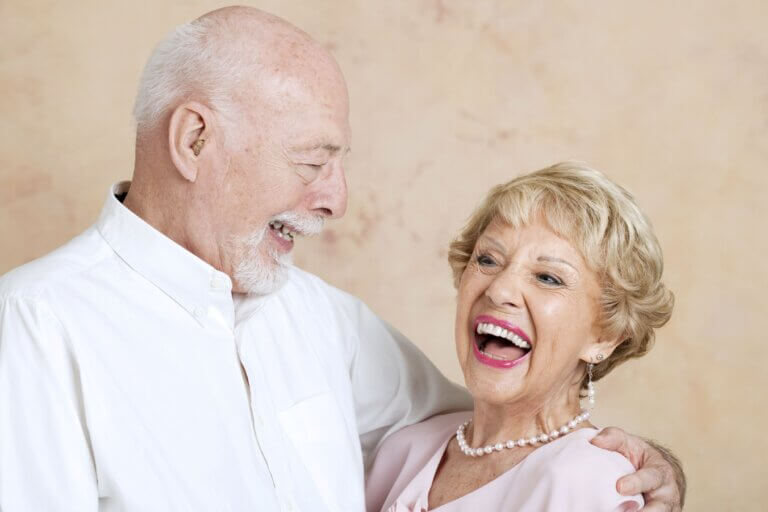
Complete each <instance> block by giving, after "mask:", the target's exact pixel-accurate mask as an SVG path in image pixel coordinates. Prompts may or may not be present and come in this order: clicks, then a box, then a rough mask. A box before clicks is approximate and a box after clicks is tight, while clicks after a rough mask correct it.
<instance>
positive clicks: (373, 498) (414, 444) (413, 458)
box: [365, 411, 472, 511]
mask: <svg viewBox="0 0 768 512" xmlns="http://www.w3.org/2000/svg"><path fill="white" fill-rule="evenodd" d="M471 416H472V413H471V412H468V411H465V412H455V413H450V414H439V415H437V416H432V417H431V418H428V419H426V420H424V421H421V422H419V423H414V424H413V425H409V426H407V427H405V428H402V429H400V430H398V431H397V432H395V433H394V434H392V435H390V436H388V437H387V438H386V439H385V440H384V442H383V443H382V444H381V446H380V447H379V449H378V451H377V452H376V456H375V458H374V461H373V464H372V465H371V468H370V470H369V472H368V475H367V478H366V484H365V487H366V489H365V494H366V508H367V510H369V511H372V510H375V511H378V510H381V507H382V506H383V504H384V503H385V502H386V501H388V500H387V497H388V496H390V495H391V496H395V497H396V496H398V495H399V494H400V492H401V491H402V490H403V489H404V488H405V486H406V485H407V484H408V483H410V482H411V480H413V478H414V477H415V476H416V475H417V474H418V473H419V471H421V469H422V468H423V467H424V466H425V465H426V464H427V463H428V462H429V461H430V460H431V459H432V457H433V456H434V455H435V453H436V452H437V450H439V449H440V447H442V446H443V445H444V444H445V443H446V441H447V440H448V439H450V437H451V436H452V435H453V433H454V432H456V429H457V428H458V427H459V425H460V424H462V423H464V422H465V421H466V420H468V419H469V418H470V417H471Z"/></svg>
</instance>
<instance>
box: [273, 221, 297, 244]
mask: <svg viewBox="0 0 768 512" xmlns="http://www.w3.org/2000/svg"><path fill="white" fill-rule="evenodd" d="M269 225H270V227H272V229H274V230H275V232H276V233H277V235H278V236H280V237H281V238H285V239H286V240H288V241H293V237H295V236H296V233H295V232H293V231H291V230H290V229H288V226H286V225H285V224H283V223H282V222H279V221H276V220H274V221H272V222H270V223H269Z"/></svg>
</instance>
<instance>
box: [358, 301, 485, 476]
mask: <svg viewBox="0 0 768 512" xmlns="http://www.w3.org/2000/svg"><path fill="white" fill-rule="evenodd" d="M357 306H358V307H357V314H356V319H355V321H354V325H355V327H356V330H357V332H356V336H355V337H356V338H357V344H356V351H355V353H354V355H353V359H352V365H351V379H352V388H353V394H354V400H355V414H356V416H357V427H358V432H359V434H360V442H361V446H362V449H363V458H364V462H365V467H366V469H367V468H369V466H370V463H371V462H372V460H373V456H374V454H375V452H376V449H377V448H378V446H379V444H380V443H381V442H382V440H383V439H384V438H385V437H386V436H387V435H389V434H391V433H392V432H395V431H397V430H399V429H401V428H403V427H405V426H407V425H411V424H413V423H416V422H419V421H422V420H424V419H426V418H428V417H430V416H434V415H435V414H440V413H446V412H453V411H461V410H469V409H471V408H472V400H471V398H470V396H469V393H467V391H466V390H465V389H464V388H462V387H460V386H458V385H456V384H454V383H452V382H450V381H449V380H448V379H446V378H445V377H444V376H443V375H442V374H441V373H440V371H439V370H438V369H437V368H436V367H435V365H433V364H432V363H431V362H430V361H429V359H427V357H426V356H425V355H424V354H423V353H422V352H421V351H420V350H419V349H418V348H416V346H415V345H414V344H413V343H411V342H410V341H409V340H408V339H407V338H405V336H403V335H402V334H400V333H399V332H398V331H396V330H395V329H394V328H392V327H391V326H390V325H388V324H387V323H385V322H384V321H383V320H381V319H380V318H379V317H378V316H376V315H375V314H374V313H373V312H372V311H371V310H370V309H369V308H368V307H367V306H365V305H364V304H362V303H360V302H357Z"/></svg>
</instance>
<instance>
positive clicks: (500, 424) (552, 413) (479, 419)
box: [467, 389, 585, 446]
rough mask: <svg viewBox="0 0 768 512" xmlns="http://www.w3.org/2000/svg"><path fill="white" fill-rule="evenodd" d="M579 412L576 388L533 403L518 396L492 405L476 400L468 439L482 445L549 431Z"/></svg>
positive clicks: (474, 444) (528, 436) (471, 443)
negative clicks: (516, 398) (515, 398)
mask: <svg viewBox="0 0 768 512" xmlns="http://www.w3.org/2000/svg"><path fill="white" fill-rule="evenodd" d="M580 411H581V407H580V406H579V395H578V389H576V390H575V391H573V392H569V393H564V394H560V396H558V397H553V398H552V399H550V400H541V401H536V402H535V403H534V402H532V401H531V400H525V399H521V400H519V401H515V402H510V403H504V404H494V403H489V402H484V401H482V400H479V399H476V400H475V408H474V414H473V417H472V425H471V426H470V429H469V432H468V435H467V441H468V442H469V444H470V445H471V446H484V445H487V444H495V443H498V442H504V441H506V440H509V439H515V440H516V439H520V438H526V439H527V438H530V437H533V436H539V435H540V434H542V433H547V434H548V433H550V432H552V431H553V430H557V429H560V427H562V426H563V425H566V424H567V423H568V422H569V421H571V420H572V419H573V418H574V417H575V416H576V415H578V414H579V413H580ZM584 425H585V424H584V423H582V424H581V425H580V426H584Z"/></svg>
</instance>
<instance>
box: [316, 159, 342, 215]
mask: <svg viewBox="0 0 768 512" xmlns="http://www.w3.org/2000/svg"><path fill="white" fill-rule="evenodd" d="M312 188H313V189H314V190H313V193H312V196H311V199H310V201H311V203H310V205H309V208H310V210H312V211H313V212H315V213H316V214H318V215H320V216H322V217H326V218H330V219H336V218H339V217H341V216H343V215H344V213H345V212H346V211H347V178H346V176H345V175H344V168H343V166H342V164H341V163H338V164H336V165H333V166H332V167H330V169H329V170H328V172H327V173H324V175H321V176H319V177H318V178H317V180H315V182H314V183H312Z"/></svg>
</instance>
